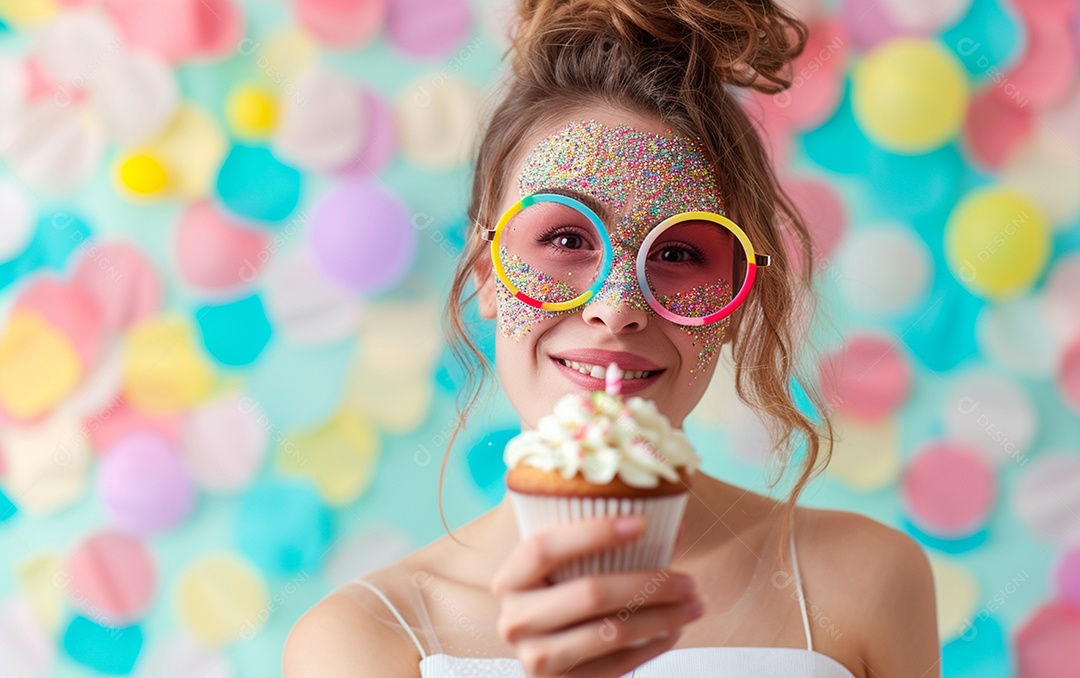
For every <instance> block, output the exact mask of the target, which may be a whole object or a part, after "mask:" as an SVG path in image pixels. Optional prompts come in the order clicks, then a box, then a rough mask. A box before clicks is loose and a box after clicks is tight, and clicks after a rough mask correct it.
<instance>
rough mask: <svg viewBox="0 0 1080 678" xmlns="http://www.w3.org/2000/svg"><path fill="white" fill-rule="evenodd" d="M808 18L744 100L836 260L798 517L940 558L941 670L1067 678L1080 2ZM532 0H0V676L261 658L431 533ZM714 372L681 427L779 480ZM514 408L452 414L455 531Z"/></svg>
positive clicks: (1077, 478)
mask: <svg viewBox="0 0 1080 678" xmlns="http://www.w3.org/2000/svg"><path fill="white" fill-rule="evenodd" d="M792 6H793V8H794V9H795V11H796V12H797V13H799V14H800V15H801V16H802V17H803V18H805V19H806V20H807V21H808V22H809V23H810V27H811V29H810V43H809V45H808V47H807V50H806V52H805V54H804V55H803V57H802V58H800V60H799V61H798V63H797V64H796V65H795V71H794V73H795V83H794V86H793V87H792V88H791V89H790V90H789V91H788V92H785V93H782V94H780V95H777V96H774V97H765V96H754V97H748V98H747V106H748V108H749V109H750V110H751V111H752V113H753V115H754V116H755V117H756V119H758V120H760V121H761V125H762V129H763V130H764V132H765V134H766V135H767V137H768V139H769V143H770V146H771V149H772V153H773V157H774V158H775V161H776V163H777V164H778V166H779V167H780V168H781V176H782V179H783V182H784V185H785V187H786V188H787V190H788V191H790V193H791V194H792V195H793V196H794V198H795V200H796V201H797V202H798V204H799V205H800V206H801V208H802V209H803V210H805V213H806V216H807V218H808V219H809V222H810V225H811V229H812V231H813V232H814V234H815V242H814V245H815V247H816V252H817V254H818V263H819V273H818V288H819V292H820V294H821V297H822V300H823V302H822V305H823V309H822V310H823V317H824V318H826V319H827V320H826V321H824V322H822V323H820V324H819V325H818V326H817V327H816V329H815V335H814V336H815V337H816V342H817V344H818V345H819V346H821V354H820V355H819V356H818V357H816V358H814V360H815V361H816V363H815V367H814V373H815V374H817V375H818V376H819V378H820V381H821V385H822V387H823V389H824V390H825V392H826V394H827V395H828V397H829V399H830V402H832V403H833V404H834V406H835V408H836V419H837V425H838V428H839V432H840V436H841V438H842V440H841V442H840V443H839V445H838V447H837V449H836V451H835V456H834V461H833V464H832V466H831V468H830V469H829V471H828V472H827V474H826V476H825V477H824V478H822V479H819V480H818V481H816V482H815V483H814V484H813V485H812V486H811V487H810V488H809V490H808V491H807V493H806V494H805V495H804V499H803V503H805V504H808V505H814V506H829V507H838V508H842V509H846V510H851V511H857V512H861V513H865V514H868V515H870V516H873V517H874V518H876V519H878V520H880V521H883V522H885V523H888V524H890V525H893V526H896V527H897V528H899V529H902V530H905V531H907V532H908V533H910V534H911V535H913V536H914V537H915V538H916V539H918V540H919V541H920V542H921V543H922V544H923V545H924V546H925V548H926V551H927V552H928V554H929V555H930V557H931V560H932V563H933V565H934V570H935V575H936V580H937V586H938V595H939V621H940V628H939V633H940V637H941V640H942V642H943V644H944V650H943V657H942V663H943V667H942V668H943V674H944V675H945V676H951V677H958V676H973V677H974V676H979V677H980V678H986V677H991V678H992V677H996V676H1010V675H1022V676H1025V677H1032V678H1035V677H1038V678H1041V677H1051V676H1054V677H1061V676H1078V675H1080V652H1077V650H1076V648H1078V647H1080V417H1078V412H1080V87H1078V80H1080V77H1078V72H1077V67H1078V63H1080V5H1078V3H1077V2H1076V0H1027V1H1024V2H1021V1H1020V0H1014V1H1013V2H1009V1H1008V0H935V1H933V2H931V1H929V0H918V1H915V2H912V1H910V0H845V1H844V2H839V3H837V2H829V3H818V2H815V1H814V0H798V1H797V2H794V1H793V2H792ZM510 10H511V8H510V4H509V1H508V0H490V1H481V0H475V1H472V2H467V0H309V1H303V0H295V1H293V2H284V1H281V2H273V1H271V0H261V1H259V0H245V1H243V2H240V1H239V0H153V1H151V0H0V21H2V26H0V28H2V30H0V676H3V677H5V678H6V677H8V676H11V677H18V678H23V677H34V676H96V675H103V674H104V675H138V676H147V677H150V676H153V677H155V678H157V677H169V678H172V677H176V678H180V677H185V678H186V677H196V676H199V677H202V678H226V677H229V676H237V677H239V676H260V677H262V676H274V675H279V673H280V669H279V662H280V650H281V646H282V643H283V641H284V639H285V637H286V634H287V633H288V630H289V628H290V627H291V625H292V624H293V623H294V622H295V620H296V619H297V618H298V617H299V616H300V615H301V614H302V613H303V611H304V610H306V609H307V608H309V607H310V606H311V605H313V604H314V603H315V602H317V601H318V600H319V599H320V598H321V597H322V596H323V595H325V594H326V593H327V592H328V591H329V590H330V589H331V588H332V587H334V586H336V585H337V584H340V583H342V582H344V581H346V580H348V579H350V578H352V577H355V576H357V575H358V574H359V573H362V572H364V571H366V570H369V569H371V568H374V567H377V566H379V565H381V564H383V563H386V562H388V561H390V560H393V559H396V558H397V557H400V556H402V555H404V554H405V553H407V552H409V551H411V550H412V549H414V548H416V547H418V546H421V545H423V544H425V543H427V542H429V541H431V540H432V539H435V538H437V537H439V536H441V535H442V534H444V532H443V527H442V525H441V523H440V520H439V515H438V503H437V500H436V492H437V486H438V479H439V470H440V462H441V459H442V454H443V450H444V447H445V443H446V439H447V436H448V434H449V432H450V431H451V430H452V428H453V423H454V397H455V394H456V393H457V392H458V390H459V386H460V384H461V381H462V372H461V369H460V368H458V367H457V366H456V365H455V364H454V363H453V361H452V360H451V359H450V357H449V355H448V353H447V351H446V349H445V347H444V344H443V340H442V336H441V333H440V331H439V323H440V320H441V315H442V308H441V307H442V303H443V301H444V296H445V293H446V289H447V288H448V280H449V277H450V274H451V270H452V267H453V265H454V262H455V258H456V256H457V255H458V253H459V252H460V249H461V246H462V243H463V238H464V233H465V225H464V218H463V213H464V208H465V204H466V200H467V197H468V190H469V185H470V184H469V182H470V168H469V157H470V153H471V152H472V150H473V147H474V143H475V140H476V135H477V128H478V122H479V121H480V120H481V117H482V114H483V111H484V110H485V105H486V104H485V102H486V97H487V96H488V94H489V92H491V91H492V90H493V89H494V88H495V87H496V85H497V82H498V79H499V77H500V75H501V73H502V70H501V64H500V56H501V54H502V52H503V50H504V49H505V48H506V46H507V45H508V41H507V37H506V36H507V31H508V17H509V16H510ZM476 329H477V332H478V333H479V335H480V338H481V344H482V345H483V346H484V348H485V350H486V351H488V352H489V353H490V351H491V350H492V346H493V334H492V333H493V328H492V327H491V326H490V325H484V324H479V325H477V328H476ZM721 369H722V370H728V371H729V370H730V368H729V367H728V366H726V365H725V366H722V368H721ZM721 376H722V377H723V378H718V379H717V380H716V382H715V384H716V385H715V387H714V388H712V389H711V390H710V392H709V393H708V394H707V396H706V398H705V400H704V401H703V402H702V404H701V406H699V408H698V409H697V411H696V412H695V414H694V415H693V416H692V418H691V420H689V421H688V423H687V430H688V432H689V433H690V435H691V437H692V439H693V440H694V442H695V443H696V444H697V446H698V448H699V451H700V452H701V453H702V455H703V456H704V457H705V459H706V463H705V470H706V471H708V472H710V473H713V474H716V475H719V476H721V477H723V478H725V479H727V480H728V481H730V482H735V483H739V484H743V485H746V486H748V487H750V488H752V489H755V490H758V491H768V488H767V485H766V479H767V477H768V475H769V473H771V471H772V470H773V469H772V468H771V467H770V466H769V465H768V464H766V463H764V461H763V453H764V448H765V437H764V434H763V429H762V427H761V425H760V422H758V421H757V420H756V418H755V416H754V415H753V414H752V413H751V412H749V411H748V410H746V409H745V408H744V407H743V406H742V405H740V404H739V402H738V401H737V400H735V399H734V397H733V395H732V393H731V390H730V387H729V386H727V385H726V384H727V382H729V381H730V380H731V376H730V373H728V374H723V375H721ZM517 425H518V422H517V419H516V417H515V415H514V412H513V411H512V410H511V409H510V408H509V406H508V405H507V404H506V403H505V401H504V399H503V398H502V397H501V394H498V393H496V395H495V397H494V398H492V399H491V400H490V401H489V403H488V404H487V405H485V406H484V407H483V408H482V410H481V412H480V413H479V414H478V416H477V417H476V418H475V419H474V420H473V421H472V423H471V424H470V426H469V428H468V429H467V430H466V431H465V433H464V434H463V435H462V437H461V438H460V440H459V443H458V444H457V445H456V446H455V449H454V450H453V453H452V454H451V456H450V459H449V462H448V464H447V467H446V482H445V487H446V495H445V501H444V506H445V509H446V515H447V519H448V521H449V523H450V524H451V525H454V526H456V525H460V524H462V523H464V522H466V521H468V520H470V519H471V518H473V517H474V516H476V515H478V514H479V513H480V512H482V511H484V510H486V509H487V508H489V507H491V506H493V505H494V504H495V503H496V502H497V501H498V500H499V499H500V498H501V496H502V485H501V475H502V472H503V470H504V469H503V467H502V462H501V450H502V446H503V443H504V442H505V441H506V440H507V439H508V438H509V437H510V436H512V435H514V434H515V433H516V432H517V428H516V427H517ZM781 489H783V488H781ZM880 612H881V614H888V612H889V611H888V610H881V611H880ZM816 622H817V623H818V624H819V626H820V629H817V630H815V632H816V633H823V632H827V633H842V632H843V629H836V628H830V627H829V626H828V625H827V622H828V620H827V619H826V620H822V619H817V620H816Z"/></svg>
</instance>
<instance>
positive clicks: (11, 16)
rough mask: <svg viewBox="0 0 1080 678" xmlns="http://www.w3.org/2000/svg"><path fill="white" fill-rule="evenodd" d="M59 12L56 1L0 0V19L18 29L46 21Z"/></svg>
mask: <svg viewBox="0 0 1080 678" xmlns="http://www.w3.org/2000/svg"><path fill="white" fill-rule="evenodd" d="M59 11H60V7H59V6H58V5H57V4H56V0H0V19H3V20H4V23H6V24H8V25H9V26H17V27H19V28H27V27H29V26H33V25H35V24H40V23H43V22H45V21H48V20H49V19H51V18H53V17H54V16H56V14H57V13H58V12H59Z"/></svg>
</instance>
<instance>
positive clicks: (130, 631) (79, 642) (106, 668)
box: [63, 615, 143, 676]
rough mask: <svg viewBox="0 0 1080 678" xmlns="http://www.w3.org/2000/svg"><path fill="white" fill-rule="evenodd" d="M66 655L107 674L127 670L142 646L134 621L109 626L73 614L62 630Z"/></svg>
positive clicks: (129, 670)
mask: <svg viewBox="0 0 1080 678" xmlns="http://www.w3.org/2000/svg"><path fill="white" fill-rule="evenodd" d="M63 647H64V650H65V651H66V652H67V654H68V656H69V657H71V658H72V659H74V660H75V661H77V662H78V663H80V664H82V665H83V666H86V667H87V668H90V669H93V670H95V671H99V672H101V673H105V674H108V675H115V676H122V675H126V674H129V673H131V670H132V669H133V668H134V667H135V662H136V661H137V660H138V658H139V653H140V652H141V651H142V648H143V632H142V629H141V628H139V626H138V625H134V626H124V627H111V626H105V625H103V624H101V623H99V622H97V621H95V620H93V619H89V618H87V617H84V616H82V615H77V616H76V617H75V618H74V619H72V620H71V623H70V624H68V627H67V630H66V631H64V639H63Z"/></svg>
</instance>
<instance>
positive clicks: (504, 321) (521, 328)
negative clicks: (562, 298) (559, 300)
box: [495, 285, 572, 340]
mask: <svg viewBox="0 0 1080 678" xmlns="http://www.w3.org/2000/svg"><path fill="white" fill-rule="evenodd" d="M495 298H496V303H497V306H498V316H499V331H500V332H502V335H503V337H505V338H507V339H514V340H520V339H521V338H522V337H524V336H525V335H526V334H528V333H529V330H531V329H532V328H533V326H534V325H539V324H540V323H542V322H545V321H547V320H550V319H552V318H554V317H556V316H558V315H562V314H564V313H571V312H572V311H562V312H560V313H552V312H550V311H543V310H540V309H538V308H534V307H532V306H529V305H528V304H526V303H525V302H523V301H521V300H520V299H518V298H517V297H515V296H514V295H512V294H510V290H508V289H506V286H505V285H497V286H496V290H495Z"/></svg>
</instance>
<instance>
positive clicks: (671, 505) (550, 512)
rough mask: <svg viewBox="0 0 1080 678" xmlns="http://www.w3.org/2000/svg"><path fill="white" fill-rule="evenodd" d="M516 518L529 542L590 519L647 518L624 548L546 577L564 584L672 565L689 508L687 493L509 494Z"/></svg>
mask: <svg viewBox="0 0 1080 678" xmlns="http://www.w3.org/2000/svg"><path fill="white" fill-rule="evenodd" d="M507 493H508V494H509V495H510V501H511V502H512V504H513V506H514V515H515V516H516V517H517V525H518V532H519V533H520V534H521V538H522V539H525V538H527V537H528V536H529V535H531V534H532V533H534V532H536V531H537V530H540V529H543V528H547V527H551V526H554V525H565V524H567V523H572V522H576V521H579V520H588V519H590V518H604V517H611V516H630V515H639V516H645V533H644V534H642V535H641V536H640V537H638V538H637V539H636V540H634V541H632V542H630V543H627V544H624V545H622V546H618V547H615V548H613V549H608V550H607V551H601V552H599V553H596V554H593V555H589V556H585V557H583V558H578V559H576V560H574V561H572V562H570V563H568V564H566V565H563V566H562V567H560V568H558V569H557V570H555V571H554V572H553V573H552V574H551V575H550V576H549V577H548V578H549V579H550V580H551V581H553V582H557V581H562V580H563V579H569V578H571V577H579V576H581V575H584V574H597V573H600V572H621V571H626V570H649V569H659V568H663V567H667V566H668V564H670V563H671V555H672V551H673V550H674V549H675V538H676V537H677V536H678V534H679V523H681V522H682V517H683V512H684V511H685V510H686V501H687V496H688V495H687V493H686V492H681V493H679V494H673V495H667V496H662V497H634V498H630V497H556V496H550V495H535V494H523V493H521V492H514V491H513V490H507Z"/></svg>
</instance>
